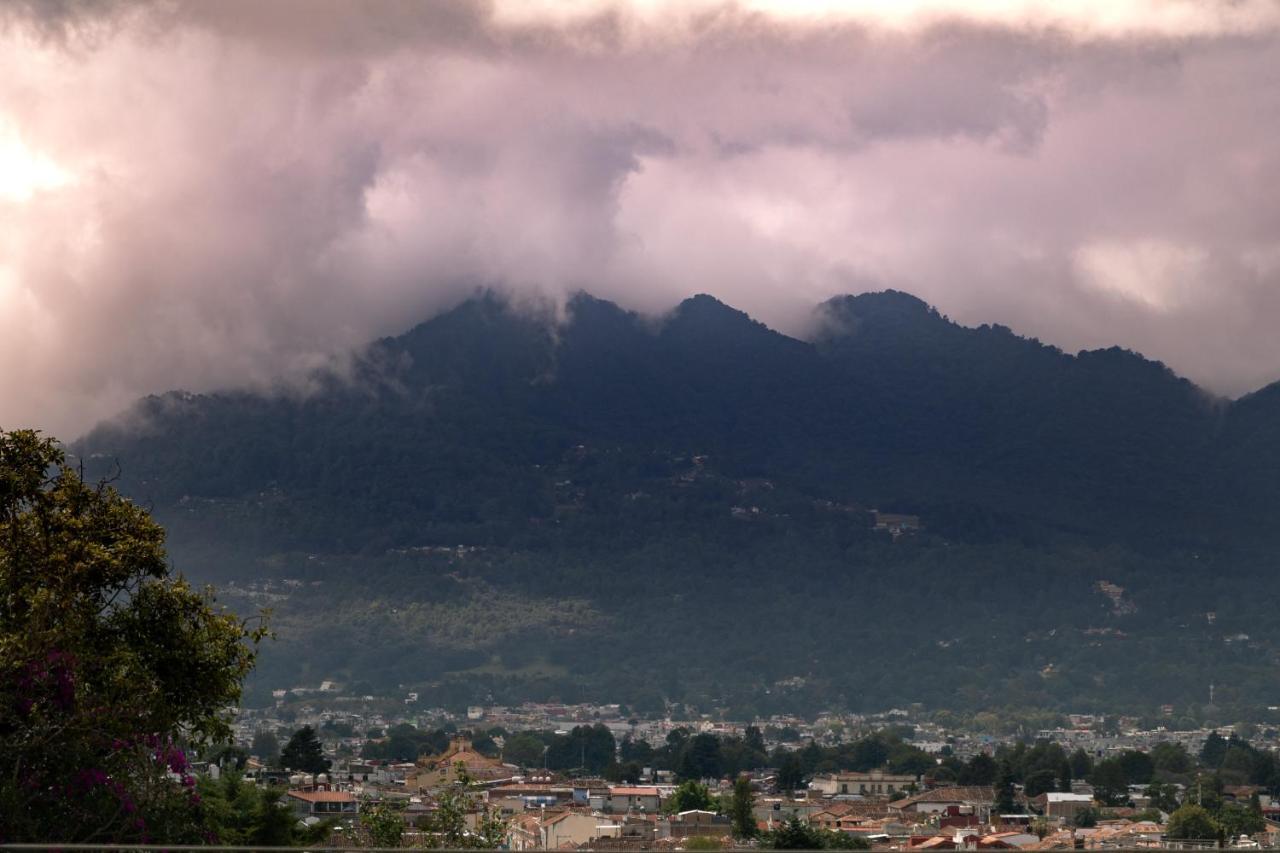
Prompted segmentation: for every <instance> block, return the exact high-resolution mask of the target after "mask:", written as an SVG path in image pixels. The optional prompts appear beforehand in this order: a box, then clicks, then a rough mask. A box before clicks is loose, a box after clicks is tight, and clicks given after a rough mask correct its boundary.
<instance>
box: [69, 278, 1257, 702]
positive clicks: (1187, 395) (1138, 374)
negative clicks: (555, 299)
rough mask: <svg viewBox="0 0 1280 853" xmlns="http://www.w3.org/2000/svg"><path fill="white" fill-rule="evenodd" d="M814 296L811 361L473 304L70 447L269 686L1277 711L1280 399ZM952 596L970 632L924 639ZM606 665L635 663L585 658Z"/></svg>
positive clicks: (598, 311) (686, 305)
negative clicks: (198, 594)
mask: <svg viewBox="0 0 1280 853" xmlns="http://www.w3.org/2000/svg"><path fill="white" fill-rule="evenodd" d="M818 312H819V313H818V317H819V321H818V322H817V323H816V324H815V325H816V329H817V331H816V332H815V334H814V335H813V336H812V339H811V340H807V341H802V340H796V339H794V338H790V337H787V336H785V335H782V334H779V333H777V332H775V331H773V330H771V329H769V328H767V327H766V326H764V325H762V324H760V323H758V322H755V321H754V320H752V319H751V318H750V317H748V316H747V315H745V314H743V313H741V312H739V311H736V310H734V309H733V308H731V307H729V306H726V305H724V304H722V303H720V302H718V301H716V300H715V299H713V298H711V297H707V296H698V297H693V298H691V299H689V300H686V301H685V302H683V303H681V304H680V305H679V306H678V307H677V308H676V309H674V310H673V311H672V312H671V313H670V314H669V315H668V316H666V317H664V318H661V319H660V320H654V319H651V318H645V317H641V316H638V315H636V314H632V313H630V312H627V311H624V310H622V309H621V308H619V307H618V306H616V305H613V304H612V303H609V302H605V301H602V300H598V299H595V298H593V297H590V296H588V295H585V294H580V295H578V296H577V297H575V298H574V299H572V300H571V301H570V302H569V304H568V305H567V306H566V311H565V316H564V318H563V319H562V320H559V321H558V320H557V319H556V318H555V317H554V316H553V315H552V314H551V313H550V312H546V313H542V312H539V311H537V310H528V309H520V310H518V309H515V308H513V307H512V306H510V305H508V304H507V303H505V302H504V301H503V300H502V299H500V298H498V297H496V296H493V295H482V296H479V297H477V298H475V299H472V300H469V301H467V302H465V303H463V304H462V305H460V306H458V307H457V308H455V309H454V310H452V311H449V312H446V313H444V314H441V315H439V316H437V317H435V318H433V319H431V320H429V321H427V322H425V323H423V324H421V325H419V326H417V327H415V328H413V329H412V330H410V331H409V332H407V333H405V334H404V335H401V336H399V337H394V338H387V339H383V340H380V341H377V342H375V343H374V344H372V345H371V346H370V347H369V348H368V349H367V350H366V351H365V352H364V353H362V354H361V355H360V357H359V358H358V359H357V361H356V363H355V367H354V368H353V369H352V371H351V373H350V375H349V376H345V377H343V378H338V377H336V376H320V377H317V378H316V381H315V383H314V384H315V385H316V386H317V389H318V390H314V391H313V392H312V393H310V394H308V395H306V396H289V395H278V396H262V395H257V394H252V393H247V392H238V393H225V394H213V395H186V394H168V395H162V396H159V397H151V398H147V399H146V400H143V401H141V402H140V403H139V404H138V406H137V407H136V408H135V410H134V411H133V412H131V413H129V415H128V416H126V417H124V418H122V419H120V420H119V421H117V422H114V423H111V424H104V425H102V426H100V427H99V428H97V429H95V430H94V431H93V432H91V433H90V434H89V435H88V436H86V437H85V438H84V439H82V440H81V441H80V442H78V443H77V445H76V446H75V450H76V451H77V452H78V453H80V454H81V455H82V456H83V457H84V458H86V459H87V460H89V461H90V464H91V466H92V467H101V468H103V469H104V470H105V469H106V468H107V467H108V465H109V464H113V463H114V462H115V461H118V462H119V465H120V467H121V470H122V477H121V480H120V485H121V488H122V489H123V490H124V491H126V493H128V494H130V495H132V496H134V497H135V498H137V499H140V500H145V501H148V502H150V503H152V504H153V505H154V507H155V511H156V514H157V515H158V517H160V518H161V520H162V521H164V522H165V523H166V524H167V525H168V526H169V528H170V531H171V541H172V548H173V551H174V553H175V555H176V556H177V558H178V559H179V562H180V565H184V566H188V567H189V570H190V572H191V573H192V574H193V575H196V576H197V577H200V578H210V579H216V580H220V581H223V582H227V583H233V584H234V586H233V587H232V588H233V589H234V590H236V591H238V592H239V593H241V594H243V595H245V596H246V600H250V599H252V598H253V597H254V596H257V598H258V599H259V600H261V599H263V596H267V597H272V596H274V597H275V598H274V599H273V600H275V601H276V602H277V609H278V611H279V612H280V614H281V616H280V618H281V619H282V620H283V621H282V622H281V625H282V627H283V629H284V634H285V640H284V641H283V642H282V643H281V644H280V645H281V648H282V649H286V650H288V653H287V654H286V653H284V652H282V653H281V654H279V655H276V656H274V658H273V656H272V655H270V654H269V655H268V661H267V664H266V666H265V671H264V674H263V678H264V679H284V678H286V677H287V678H289V679H293V678H297V677H302V676H304V675H309V676H315V677H322V676H323V677H330V676H336V677H339V678H348V679H360V680H363V681H367V682H369V683H370V685H373V686H377V685H380V684H390V683H396V684H401V683H430V684H432V685H435V687H434V689H436V690H437V692H438V693H439V694H440V695H444V696H448V697H451V698H454V699H457V700H458V701H464V700H466V699H470V698H474V696H475V695H476V693H477V691H478V692H479V693H481V694H483V693H485V692H488V693H495V692H496V693H498V694H503V693H504V691H506V692H507V693H510V694H512V695H515V694H519V693H521V692H523V693H525V694H528V693H530V692H531V691H532V692H538V691H541V692H542V693H546V694H548V695H550V693H556V694H557V695H564V694H566V693H572V692H574V691H582V690H584V689H589V690H592V691H594V692H596V693H598V694H600V695H601V697H602V698H604V696H605V695H613V694H618V693H627V692H629V691H630V692H635V691H636V690H640V691H641V692H644V693H646V696H643V697H639V698H641V699H645V698H647V700H648V701H649V702H650V703H653V702H655V701H656V696H657V694H661V696H663V697H665V698H669V699H677V698H679V699H685V700H690V701H701V702H704V703H705V702H709V701H713V700H723V701H730V702H737V703H740V704H744V705H749V706H750V707H755V708H757V709H762V708H764V707H766V706H767V707H812V706H816V705H817V704H822V703H827V704H836V703H844V704H846V705H858V706H871V707H881V706H884V705H887V704H892V703H900V702H903V701H923V702H930V701H933V702H937V701H940V700H943V699H944V698H945V700H946V701H951V702H956V703H960V704H969V705H973V704H981V702H983V701H987V700H986V699H985V698H984V697H986V696H989V691H990V690H992V689H1000V690H1002V691H1004V692H1005V694H1006V695H1007V696H1008V697H1009V698H1010V700H1016V701H1020V702H1025V703H1028V704H1044V705H1058V706H1066V705H1069V704H1072V703H1076V704H1077V705H1078V704H1081V703H1083V704H1090V703H1092V704H1105V705H1114V706H1119V705H1123V704H1126V703H1130V704H1132V703H1135V702H1138V703H1140V702H1150V701H1156V700H1157V699H1158V700H1159V701H1160V702H1161V703H1163V702H1187V701H1190V700H1191V699H1192V698H1193V697H1198V696H1199V695H1200V693H1201V692H1202V690H1201V689H1200V685H1199V684H1198V683H1196V682H1197V681H1198V680H1199V679H1198V675H1197V670H1199V671H1201V672H1203V673H1205V674H1206V681H1205V683H1207V674H1208V673H1211V672H1212V673H1217V676H1216V677H1217V681H1218V683H1220V684H1221V683H1224V682H1226V681H1228V680H1232V679H1231V676H1232V673H1233V672H1235V670H1234V669H1233V668H1238V670H1239V671H1238V673H1236V678H1235V679H1234V683H1235V684H1236V685H1237V687H1236V688H1235V690H1236V692H1235V693H1232V692H1231V691H1232V689H1233V688H1230V687H1228V688H1226V692H1225V693H1222V692H1220V694H1219V695H1226V696H1228V697H1232V701H1238V702H1242V703H1249V702H1262V701H1263V700H1264V699H1270V698H1271V697H1269V696H1263V695H1262V693H1263V692H1265V691H1266V690H1269V689H1270V688H1269V687H1267V686H1266V685H1267V684H1269V679H1268V675H1267V673H1269V672H1270V671H1272V669H1271V668H1272V667H1273V666H1274V663H1275V660H1276V657H1275V655H1276V651H1275V649H1274V648H1272V646H1271V645H1269V644H1268V643H1267V642H1264V641H1261V640H1256V639H1252V636H1253V635H1254V634H1257V635H1259V636H1261V635H1262V634H1263V633H1264V629H1265V628H1266V627H1267V624H1266V622H1267V620H1273V621H1274V617H1271V616H1270V615H1269V614H1267V612H1266V608H1265V607H1263V606H1262V605H1261V602H1262V601H1264V600H1265V597H1266V595H1267V594H1269V593H1272V592H1275V591H1276V590H1275V589H1273V588H1274V587H1275V586H1276V580H1275V579H1274V572H1273V571H1272V566H1271V563H1270V561H1269V558H1268V556H1267V554H1268V548H1269V546H1270V545H1271V544H1272V542H1273V540H1274V538H1275V534H1276V531H1275V530H1274V529H1273V525H1271V524H1270V523H1269V522H1270V519H1272V518H1274V517H1275V514H1276V512H1277V511H1280V494H1278V493H1277V488H1278V486H1277V483H1278V480H1277V477H1276V476H1275V475H1276V474H1277V472H1280V431H1277V430H1276V429H1275V426H1276V425H1277V424H1280V387H1274V386H1273V387H1272V388H1268V389H1264V390H1262V391H1260V392H1258V393H1257V394H1254V395H1250V396H1249V397H1246V398H1243V399H1241V400H1239V401H1235V402H1230V401H1224V400H1220V399H1215V398H1213V397H1211V396H1210V395H1208V394H1206V393H1204V392H1203V391H1201V390H1200V389H1198V388H1196V387H1195V386H1194V385H1192V384H1191V383H1189V382H1187V381H1186V380H1184V379H1180V378H1179V377H1177V376H1175V375H1174V374H1173V373H1172V372H1170V371H1169V370H1168V369H1166V368H1165V367H1164V366H1163V365H1160V364H1158V363H1156V362H1151V361H1148V360H1146V359H1144V358H1142V357H1141V356H1139V355H1137V354H1134V353H1130V352H1126V351H1124V350H1120V349H1110V350H1101V351H1094V352H1085V353H1081V354H1079V355H1074V356H1073V355H1069V354H1066V353H1063V352H1061V351H1059V350H1057V349H1055V348H1052V347H1048V346H1045V345H1043V344H1041V343H1039V342H1037V341H1034V340H1031V339H1026V338H1021V337H1018V336H1017V335H1015V334H1014V333H1013V332H1011V331H1010V330H1008V329H1005V328H1002V327H998V326H983V327H979V328H965V327H962V326H959V325H956V324H954V323H952V322H950V321H949V320H947V319H946V318H945V317H943V316H941V315H940V314H938V313H937V312H936V311H934V310H933V309H931V308H930V307H929V306H927V305H926V304H924V303H923V302H921V301H920V300H918V299H916V298H915V297H912V296H909V295H907V294H903V293H896V292H885V293H873V294H863V295H861V296H850V297H839V298H836V299H833V300H831V301H829V302H827V303H825V304H824V305H822V306H820V307H819V309H818ZM873 508H878V509H880V510H883V511H898V512H907V513H915V514H918V515H920V516H921V518H922V521H923V524H924V526H925V530H924V531H922V532H921V533H919V534H916V535H912V536H906V537H902V538H899V539H897V540H893V539H891V538H890V537H889V536H888V535H887V534H884V533H877V532H875V531H873V530H872V529H871V524H870V515H869V510H870V509H873ZM1206 569H1207V571H1206ZM286 580H288V581H289V585H287V586H286V585H283V584H284V583H285V581H286ZM1100 581H1106V582H1107V583H1114V584H1117V585H1119V586H1121V587H1123V588H1124V589H1125V590H1126V591H1127V592H1126V593H1125V594H1127V595H1130V596H1131V600H1132V602H1133V606H1132V607H1128V606H1126V607H1120V606H1118V605H1116V604H1115V602H1114V601H1113V600H1112V599H1111V598H1109V597H1108V596H1107V595H1103V594H1102V593H1100V592H1099V589H1100V587H1099V586H1098V584H1099V582H1100ZM253 584H257V587H256V588H251V585H253ZM266 584H276V586H273V587H271V590H267V589H266V587H265V586H264V585H266ZM943 601H945V602H946V608H947V609H948V610H950V611H952V612H957V613H963V614H965V615H964V617H963V618H962V619H945V618H939V617H938V616H936V615H935V616H931V617H929V618H928V619H923V620H921V621H917V620H916V619H915V618H914V617H916V616H918V615H919V614H923V613H930V612H934V613H936V610H935V608H936V607H937V606H938V605H940V604H941V603H942V602H943ZM394 602H399V603H401V604H403V605H406V606H402V607H394V606H392V605H393V603H394ZM1215 608H1216V609H1215ZM1210 610H1212V611H1214V612H1215V621H1214V623H1213V626H1212V627H1211V628H1210V627H1206V625H1207V623H1206V621H1205V619H1204V617H1203V613H1204V612H1205V611H1210ZM305 612H310V613H312V614H315V613H319V614H322V615H323V617H324V618H325V619H326V620H328V622H329V623H330V626H331V627H332V628H333V630H329V631H327V632H325V633H324V635H323V636H324V640H323V641H322V645H323V649H322V650H316V649H315V648H314V647H315V643H316V641H317V640H316V638H317V637H318V636H319V632H317V631H315V630H314V629H313V627H311V624H312V623H310V622H309V621H308V620H306V619H303V618H302V617H301V614H303V613H305ZM459 614H464V615H461V616H460V615H459ZM475 619H479V620H482V621H483V620H485V619H489V620H490V621H491V622H492V623H493V624H492V626H491V627H492V630H491V631H488V632H480V633H477V632H475V631H473V630H469V629H468V628H467V625H468V624H470V622H469V621H468V620H471V621H472V622H473V621H474V620H475ZM1258 620H1262V623H1261V624H1259V623H1258ZM765 625H772V626H774V627H775V629H776V630H773V631H769V630H766V631H763V632H762V631H761V627H762V626H765ZM370 631H376V636H377V639H376V641H375V640H374V639H373V638H372V637H371V636H370V633H369V632H370ZM1232 631H1233V632H1234V633H1231V634H1229V633H1228V632H1232ZM1239 634H1249V635H1250V637H1251V638H1250V639H1247V640H1245V641H1238V640H1233V641H1232V642H1230V643H1229V642H1227V641H1226V639H1225V638H1226V637H1228V636H1237V635H1239ZM673 635H678V636H681V637H682V639H681V640H680V641H679V642H676V643H675V645H676V646H678V648H674V649H672V648H668V647H669V646H670V645H671V644H672V643H673V642H674V640H673ZM618 643H624V644H625V643H632V644H634V648H636V649H641V648H643V649H645V651H644V652H643V653H641V652H639V651H637V652H636V653H635V654H634V655H625V656H623V658H622V659H621V660H619V659H618V658H617V657H616V656H615V657H613V658H612V659H610V660H608V663H607V665H606V660H605V657H604V656H601V655H599V654H598V653H596V652H595V651H593V650H595V649H599V648H604V647H616V646H617V644H618ZM690 646H693V647H698V648H700V649H703V651H702V652H701V653H700V654H699V655H698V657H697V659H696V660H690V659H689V658H688V655H687V654H686V651H687V649H688V648H689V647H690ZM833 649H838V650H840V651H839V653H837V654H832V650H833ZM858 649H868V650H870V649H874V652H866V653H860V652H858V651H857V650H858ZM306 650H309V651H306ZM922 654H923V655H926V656H927V657H926V659H923V660H922V658H921V655H922ZM1137 669H1141V670H1142V673H1141V676H1138V675H1136V674H1135V670H1137ZM779 682H784V683H786V684H789V685H792V687H790V688H787V689H776V688H775V687H774V685H776V684H777V683H779ZM588 685H590V686H588ZM637 685H645V686H644V687H638V686H637ZM795 685H801V686H798V687H797V686H795ZM957 690H959V692H957ZM966 690H967V691H968V693H966V692H965V691H966ZM615 698H624V699H625V697H623V696H615ZM636 700H637V697H635V696H633V697H632V699H631V701H636Z"/></svg>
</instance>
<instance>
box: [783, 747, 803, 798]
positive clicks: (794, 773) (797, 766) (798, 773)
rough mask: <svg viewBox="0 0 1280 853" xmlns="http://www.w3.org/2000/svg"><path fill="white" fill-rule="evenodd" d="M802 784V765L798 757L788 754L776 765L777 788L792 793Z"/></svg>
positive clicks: (791, 753)
mask: <svg viewBox="0 0 1280 853" xmlns="http://www.w3.org/2000/svg"><path fill="white" fill-rule="evenodd" d="M802 784H804V765H803V764H801V762H800V756H798V755H796V754H795V753H794V752H788V753H787V754H786V755H785V756H784V757H783V759H782V762H781V763H780V764H779V765H778V787H779V788H781V789H782V790H784V791H788V792H789V791H794V790H795V789H796V788H799V787H800V786H801V785H802Z"/></svg>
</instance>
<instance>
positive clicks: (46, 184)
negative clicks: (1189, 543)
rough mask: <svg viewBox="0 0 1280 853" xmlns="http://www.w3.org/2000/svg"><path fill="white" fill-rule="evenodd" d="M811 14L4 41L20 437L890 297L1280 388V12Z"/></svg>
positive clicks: (108, 33) (212, 23)
mask: <svg viewBox="0 0 1280 853" xmlns="http://www.w3.org/2000/svg"><path fill="white" fill-rule="evenodd" d="M1095 5H1096V4H1095ZM780 6H784V7H785V6H787V4H780ZM951 6H955V8H951ZM812 7H813V9H814V10H815V11H813V14H809V15H800V14H783V13H781V12H773V11H770V10H769V9H768V8H766V6H765V4H763V3H746V4H741V5H721V4H713V3H703V4H688V3H685V4H672V5H668V6H663V5H661V4H638V5H632V6H624V5H620V6H616V7H611V8H608V9H605V11H594V12H587V11H584V9H585V8H588V7H587V6H584V4H572V3H570V4H559V5H556V4H552V5H550V6H547V7H545V8H544V7H543V6H542V5H539V4H531V3H510V4H502V3H499V4H496V5H493V4H482V3H463V2H441V3H416V2H414V3H409V2H384V3H376V4H357V3H351V2H336V0H334V2H330V1H329V0H312V1H311V2H302V0H275V1H274V2H271V3H259V2H249V0H224V2H218V3H204V2H194V0H192V2H155V3H128V2H114V3H87V2H86V3H79V2H74V0H57V2H53V0H51V2H39V0H28V2H25V3H22V2H20V3H12V4H7V5H6V6H5V7H4V9H3V11H0V56H3V57H4V73H3V74H0V363H3V364H4V365H6V368H7V369H6V370H4V371H2V372H0V426H4V427H6V428H12V427H15V426H19V425H27V424H31V425H38V426H41V427H44V428H48V429H53V430H57V431H59V432H61V433H63V434H67V435H70V434H73V433H75V432H77V431H79V430H81V429H83V428H84V427H86V426H87V425H89V424H90V423H91V422H92V421H93V420H95V419H97V418H99V417H101V416H104V415H107V414H110V413H112V412H113V411H115V410H117V409H119V408H120V407H122V406H123V405H124V404H126V403H127V402H128V400H130V399H131V398H132V397H134V396H136V395H138V394H140V393H146V392H149V391H157V390H164V389H167V388H171V387H184V388H190V389H195V390H200V389H208V388H216V387H220V386H225V385H232V384H243V383H257V384H267V383H271V382H273V381H276V380H279V379H280V378H282V377H284V378H287V377H289V376H295V375H298V374H299V373H300V372H302V371H305V370H306V369H308V368H310V367H312V366H314V365H316V364H320V363H324V362H326V361H327V360H329V359H331V358H332V357H334V356H336V355H339V354H341V353H342V352H344V351H346V350H348V349H349V348H350V347H353V346H355V345H358V344H359V343H361V342H363V341H365V340H367V339H369V338H371V337H374V336H376V335H380V334H387V333H393V332H397V331H400V330H402V329H404V328H405V327H407V326H408V325H411V324H412V323H413V322H416V321H417V320H420V319H423V318H424V317H425V316H427V315H429V314H430V313H432V312H433V311H437V310H440V309H441V308H442V307H446V306H448V305H451V304H453V303H455V302H456V301H458V300H459V299H461V298H464V297H465V296H466V295H467V294H469V293H471V292H473V291H474V289H475V288H477V287H481V286H483V287H496V288H499V289H504V290H509V291H512V292H514V293H517V294H526V293H537V294H543V295H550V296H552V297H556V296H560V295H563V294H565V293H567V292H570V291H573V290H576V289H586V290H588V291H591V292H593V293H595V294H597V295H599V296H602V297H606V298H611V299H615V300H617V301H619V302H621V303H623V304H625V305H628V306H630V307H633V308H638V309H641V310H645V311H653V312H657V311H661V310H663V309H664V308H666V307H669V306H670V305H671V304H673V303H674V302H675V301H676V300H678V299H679V298H681V297H683V296H685V295H688V294H690V293H693V292H710V293H713V294H715V295H717V296H719V297H721V298H722V299H724V300H725V301H728V302H730V303H732V304H734V305H736V306H738V307H741V308H743V309H744V310H747V311H749V312H751V313H753V314H754V315H756V316H757V317H758V318H760V319H762V320H764V321H766V322H768V323H770V324H772V325H774V326H776V327H778V328H781V329H782V330H784V331H788V332H791V333H793V334H803V333H804V332H805V330H806V324H807V323H808V318H809V316H810V314H809V312H810V309H811V307H812V305H813V304H814V303H815V302H817V301H820V300H822V299H824V298H826V297H827V296H830V295H832V294H835V293H841V292H858V291H862V290H867V289H879V288H883V287H893V288H898V289H904V290H909V291H911V292H914V293H916V294H918V295H920V296H921V297H923V298H925V299H927V300H929V301H931V302H933V303H935V304H936V305H937V306H938V307H939V308H940V309H941V310H942V311H944V312H945V313H947V314H949V315H951V316H952V317H953V318H955V319H957V320H959V321H961V322H966V323H980V322H1000V323H1004V324H1006V325H1009V326H1012V327H1013V328H1015V329H1016V330H1018V331H1020V332H1023V333H1026V334H1034V335H1037V336H1039V337H1041V338H1043V339H1045V340H1047V341H1049V342H1051V343H1054V344H1057V345H1060V346H1062V347H1064V348H1067V349H1076V348H1080V347H1094V346H1101V345H1110V344H1113V343H1119V344H1121V345H1124V346H1127V347H1130V348H1133V349H1137V350H1140V351H1142V352H1144V353H1146V354H1148V355H1150V356H1152V357H1155V358H1160V359H1162V360H1164V361H1166V362H1167V363H1169V364H1170V365H1171V366H1172V367H1174V368H1175V369H1176V370H1178V371H1179V372H1182V373H1184V374H1186V375H1188V376H1189V377H1191V378H1192V379H1194V380H1196V381H1198V382H1201V383H1203V384H1205V385H1206V386H1207V387H1209V388H1210V389H1212V390H1214V391H1217V392H1220V393H1227V394H1238V393H1242V392H1245V391H1247V390H1250V389H1253V388H1255V387H1258V386H1259V385H1261V384H1264V383H1266V382H1269V381H1272V380H1274V379H1277V378H1280V335H1277V334H1275V331H1274V328H1273V326H1274V325H1275V322H1276V320H1277V319H1280V286H1278V285H1280V236H1278V235H1280V193H1277V192H1276V191H1275V188H1276V187H1277V186H1280V146H1277V145H1276V144H1275V140H1276V139H1278V138H1280V35H1278V34H1277V21H1278V20H1280V18H1278V16H1277V6H1276V5H1275V4H1273V3H1269V2H1268V3H1249V2H1232V3H1226V2H1224V3H1222V4H1220V5H1215V4H1212V3H1196V4H1190V3H1182V2H1167V3H1160V2H1143V3H1136V4H1132V5H1130V6H1124V7H1117V5H1116V4H1102V5H1101V6H1097V8H1096V9H1094V8H1090V6H1089V4H1082V7H1081V8H1082V9H1083V10H1084V11H1083V13H1082V14H1080V15H1078V16H1077V17H1076V18H1073V19H1048V18H1045V17H1043V16H1041V17H1036V16H1035V15H1033V14H1032V13H1031V12H1030V11H1027V10H1028V9H1031V8H1033V7H1032V6H1031V5H1027V6H1026V7H1025V8H1024V6H1023V5H1022V4H1018V3H1015V2H1008V3H1003V4H1001V3H987V4H978V5H977V9H976V11H971V10H966V9H964V8H963V7H961V6H960V5H957V4H947V3H941V2H939V3H918V4H915V5H914V6H913V7H911V8H914V9H915V14H914V15H906V14H904V13H902V12H901V11H900V10H901V8H903V7H902V6H901V4H897V5H895V4H891V3H885V4H877V3H868V4H864V6H863V7H860V8H862V10H863V11H861V12H859V13H856V14H854V13H848V14H845V13H836V12H833V11H831V10H825V11H824V8H823V7H824V4H822V3H814V4H812ZM590 8H592V9H595V10H600V9H602V8H604V7H602V6H601V5H600V4H594V5H591V6H590ZM788 8H791V9H793V10H794V9H795V8H809V7H807V6H803V4H801V6H800V7H797V6H796V5H795V4H792V5H790V6H789V7H788ZM1117 8H1120V9H1121V10H1122V11H1121V12H1117V11H1116V9H1117ZM877 9H879V10H880V11H878V12H877V11H876V10H877ZM894 9H897V10H898V11H891V10H894ZM1103 9H1107V10H1109V11H1107V13H1106V14H1103V13H1102V11H1101V10H1103Z"/></svg>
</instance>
